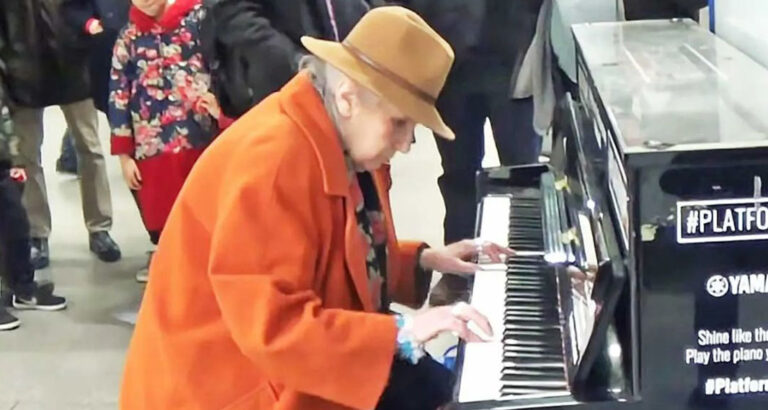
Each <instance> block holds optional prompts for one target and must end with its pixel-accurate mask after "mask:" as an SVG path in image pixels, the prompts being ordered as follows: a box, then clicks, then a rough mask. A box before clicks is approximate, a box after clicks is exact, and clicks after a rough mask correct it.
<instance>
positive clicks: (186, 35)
mask: <svg viewBox="0 0 768 410" xmlns="http://www.w3.org/2000/svg"><path fill="white" fill-rule="evenodd" d="M204 17H205V9H204V8H203V7H202V5H201V4H200V0H177V1H176V2H175V3H173V5H171V6H169V8H168V9H167V10H166V12H165V13H164V14H163V15H162V16H161V17H160V18H158V19H157V20H156V19H154V18H152V17H149V16H147V15H146V14H144V13H142V12H141V11H139V10H138V9H136V8H132V9H131V13H130V21H129V23H128V25H126V27H125V28H124V29H123V30H122V32H121V33H120V36H119V37H118V39H117V42H116V43H115V48H114V54H113V58H112V72H111V74H110V87H109V89H110V96H109V112H108V117H109V123H110V127H111V130H112V153H113V154H114V155H119V154H128V155H131V156H132V157H133V158H135V159H137V160H143V159H148V158H152V157H155V156H158V155H162V154H176V153H179V152H182V151H184V150H189V149H199V148H204V147H205V146H207V145H208V144H209V143H210V142H211V140H212V139H213V137H215V136H216V135H217V134H218V124H217V120H218V119H217V118H214V117H213V115H212V114H211V109H210V104H209V102H210V101H212V99H213V95H212V94H211V93H210V91H209V89H210V85H211V78H210V74H209V70H208V67H207V65H206V63H205V61H204V60H203V57H202V54H201V50H200V44H199V28H200V22H201V21H202V19H203V18H204ZM209 97H210V98H211V100H207V99H208V98H209ZM206 100H207V101H208V102H206ZM214 103H215V102H214Z"/></svg>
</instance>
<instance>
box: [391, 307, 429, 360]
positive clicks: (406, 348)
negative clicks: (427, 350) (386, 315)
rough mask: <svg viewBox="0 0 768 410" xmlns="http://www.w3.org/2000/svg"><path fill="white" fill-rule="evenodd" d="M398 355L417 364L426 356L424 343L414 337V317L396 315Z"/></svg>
mask: <svg viewBox="0 0 768 410" xmlns="http://www.w3.org/2000/svg"><path fill="white" fill-rule="evenodd" d="M395 319H396V321H397V355H398V356H399V357H400V358H402V359H405V360H408V361H410V362H411V363H413V364H416V363H418V362H419V360H421V358H422V357H424V345H422V344H420V343H418V342H417V341H416V340H415V339H414V337H413V319H412V318H411V317H410V316H407V315H396V316H395Z"/></svg>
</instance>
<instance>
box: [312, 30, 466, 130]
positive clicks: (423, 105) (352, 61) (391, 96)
mask: <svg viewBox="0 0 768 410" xmlns="http://www.w3.org/2000/svg"><path fill="white" fill-rule="evenodd" d="M301 43H302V44H303V45H304V47H306V49H307V50H309V52H311V53H312V54H314V55H315V56H317V57H319V58H320V59H322V60H323V61H325V62H326V63H328V64H330V65H332V66H334V67H335V68H336V69H338V70H339V71H341V72H342V73H344V74H345V75H346V76H348V77H349V78H351V79H352V80H354V81H355V82H357V83H358V84H360V85H361V86H363V87H365V88H367V89H369V90H370V91H372V92H374V93H376V94H377V95H379V96H380V97H382V98H383V99H384V100H386V101H387V102H388V103H390V104H392V105H394V106H395V107H397V109H399V110H400V111H401V112H402V113H403V114H404V115H406V116H408V117H409V118H411V119H412V120H413V121H415V122H416V123H418V124H421V125H423V126H425V127H427V128H429V129H430V130H432V132H434V133H435V134H436V135H438V136H440V137H442V138H445V139H447V140H453V139H455V138H456V136H455V134H454V133H453V131H452V130H451V129H450V127H448V126H447V125H446V124H445V122H444V121H443V118H442V117H441V116H440V113H439V112H438V111H437V108H435V106H434V104H430V103H429V102H427V101H424V100H423V99H421V98H419V97H418V96H416V95H415V94H414V93H412V92H410V91H408V90H407V89H405V88H403V87H402V86H400V85H399V84H397V82H395V81H393V80H391V79H389V78H387V77H386V76H385V75H383V74H381V73H380V72H378V71H377V70H376V69H374V68H373V67H371V66H369V65H368V64H366V63H364V62H362V61H361V60H359V59H357V58H356V57H355V56H353V55H352V54H351V53H350V52H349V51H347V50H346V49H345V48H344V47H343V46H342V45H341V43H337V42H335V41H326V40H318V39H316V38H312V37H308V36H304V37H302V38H301Z"/></svg>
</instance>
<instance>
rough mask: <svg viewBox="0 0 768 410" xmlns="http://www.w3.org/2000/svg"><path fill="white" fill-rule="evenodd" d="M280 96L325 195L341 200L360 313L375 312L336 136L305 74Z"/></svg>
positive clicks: (362, 240) (347, 257)
mask: <svg viewBox="0 0 768 410" xmlns="http://www.w3.org/2000/svg"><path fill="white" fill-rule="evenodd" d="M279 95H280V105H281V107H282V109H283V111H284V112H285V113H286V114H287V115H288V116H289V117H290V118H291V119H292V120H293V121H294V122H295V123H296V124H297V125H298V126H299V128H301V130H302V133H303V134H304V136H305V137H306V138H307V139H308V140H309V142H310V143H311V144H312V147H313V149H314V151H315V155H316V156H317V159H318V162H319V164H320V169H321V172H322V176H323V188H324V190H325V193H326V194H328V195H332V196H339V197H343V198H344V213H345V218H344V219H345V224H344V225H345V226H344V259H345V262H346V266H347V271H348V272H349V275H350V276H351V277H352V282H353V283H354V285H355V289H356V291H357V295H358V298H359V300H360V302H361V304H362V306H363V309H364V310H366V311H375V306H374V303H373V298H372V296H371V291H370V289H369V287H368V270H367V268H366V264H365V258H366V254H367V249H368V248H367V244H366V242H365V238H364V237H363V234H362V233H361V232H360V228H359V227H358V226H357V217H356V215H355V202H354V201H353V200H352V199H351V194H350V180H349V173H348V171H347V164H346V162H345V159H344V151H343V149H342V145H341V140H340V138H339V134H338V132H336V128H335V127H334V125H333V123H332V122H331V118H330V117H329V116H328V114H327V111H326V109H325V105H324V104H323V100H322V98H321V97H320V95H319V94H318V92H317V91H316V90H315V87H314V85H313V84H312V80H311V79H310V76H309V74H308V73H306V72H303V73H299V74H298V75H296V76H295V77H294V78H293V79H292V80H291V81H290V82H288V84H286V85H285V86H284V87H283V89H282V90H281V91H280V94H279Z"/></svg>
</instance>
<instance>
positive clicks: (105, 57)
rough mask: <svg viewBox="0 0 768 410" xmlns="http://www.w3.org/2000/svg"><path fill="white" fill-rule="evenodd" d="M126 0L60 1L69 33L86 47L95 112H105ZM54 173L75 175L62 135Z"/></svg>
mask: <svg viewBox="0 0 768 410" xmlns="http://www.w3.org/2000/svg"><path fill="white" fill-rule="evenodd" d="M130 5H131V3H130V1H128V0H63V2H62V4H61V12H62V14H63V17H64V19H65V21H66V23H67V24H68V25H69V26H70V29H71V30H73V31H75V32H79V33H80V35H81V36H83V37H86V38H85V39H84V41H86V42H87V43H88V44H89V56H90V61H89V63H90V64H89V66H90V67H89V68H90V80H91V97H92V98H93V103H94V105H95V106H96V109H97V110H99V111H101V112H103V113H105V114H106V112H107V99H108V98H109V70H110V68H111V66H112V65H111V64H112V47H114V45H115V41H116V40H117V34H118V32H120V29H122V28H123V26H124V25H125V23H126V22H127V21H128V9H129V7H130ZM56 171H58V172H63V173H68V174H77V154H76V153H75V145H74V144H73V142H72V135H71V134H70V133H69V132H65V133H64V137H63V138H62V141H61V155H60V156H59V158H58V159H57V160H56Z"/></svg>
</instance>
